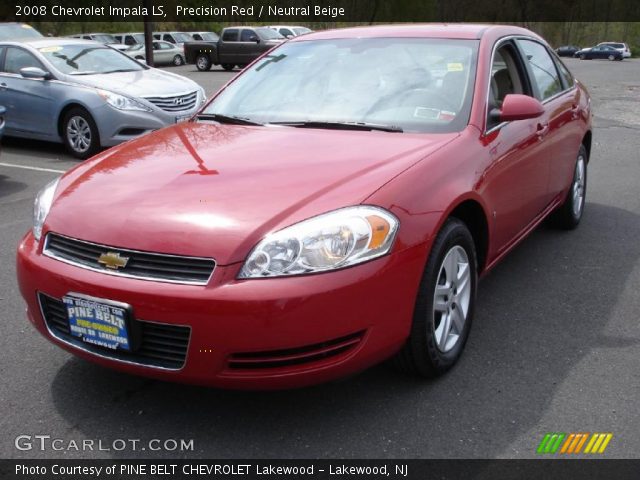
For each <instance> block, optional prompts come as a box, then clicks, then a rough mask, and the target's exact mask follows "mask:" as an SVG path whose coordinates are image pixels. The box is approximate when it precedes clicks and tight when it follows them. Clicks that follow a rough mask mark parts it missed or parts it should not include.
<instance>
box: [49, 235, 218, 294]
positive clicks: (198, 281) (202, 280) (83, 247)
mask: <svg viewBox="0 0 640 480" xmlns="http://www.w3.org/2000/svg"><path fill="white" fill-rule="evenodd" d="M52 240H53V242H54V243H55V242H56V241H58V240H61V241H63V242H68V243H69V244H75V246H77V249H78V250H79V251H80V252H81V253H80V254H78V255H74V252H71V253H69V252H68V251H67V252H65V251H64V250H63V249H62V248H60V247H59V246H58V247H55V246H54V245H52ZM97 249H99V250H100V252H104V253H106V252H118V253H121V254H124V255H125V256H129V257H130V263H131V264H132V265H134V267H135V266H136V264H137V263H139V260H137V259H136V257H146V260H145V261H147V263H150V264H151V265H152V267H151V268H148V270H151V271H158V269H160V274H158V275H152V274H150V273H147V274H144V273H140V272H139V271H138V272H132V271H127V270H126V267H125V269H124V270H111V269H108V268H104V267H102V266H101V265H100V264H99V263H98V256H99V255H98V256H95V255H92V254H91V253H88V252H90V251H91V250H97ZM85 252H87V253H85ZM42 253H43V255H45V256H47V257H50V258H53V259H55V260H58V261H60V262H63V263H67V264H69V265H73V266H75V267H80V268H84V269H86V270H91V271H94V272H98V273H104V274H107V275H113V276H117V277H125V278H133V279H136V280H146V281H153V282H163V283H175V284H183V285H200V286H204V285H207V284H208V283H209V281H210V280H211V276H212V275H213V272H214V271H215V267H216V261H215V260H214V259H213V258H206V257H190V256H183V255H172V254H166V253H155V252H146V251H141V250H132V249H127V248H120V247H112V246H109V245H101V244H97V243H93V242H88V241H86V240H78V239H75V238H71V237H67V236H65V235H60V234H59V233H53V232H49V233H47V236H46V238H45V242H44V246H43V248H42ZM148 259H152V260H151V261H149V260H148ZM154 261H155V262H157V263H155V264H153V263H151V262H154ZM181 261H182V262H184V264H183V265H181V263H180V262H181ZM188 262H197V263H199V264H200V265H199V266H198V267H197V268H199V269H200V270H201V271H200V272H199V275H198V277H199V278H195V275H192V276H189V275H188V269H189V265H188ZM158 264H161V265H162V264H170V265H171V264H172V265H175V267H172V269H173V271H174V272H175V271H177V270H182V273H184V278H180V277H178V276H176V275H174V276H173V277H170V276H168V275H167V276H162V275H161V273H162V269H161V268H159V267H157V265H158ZM127 266H129V264H127ZM137 268H141V269H144V267H139V266H138V267H137ZM205 268H206V271H205ZM167 269H168V270H170V269H169V268H167Z"/></svg>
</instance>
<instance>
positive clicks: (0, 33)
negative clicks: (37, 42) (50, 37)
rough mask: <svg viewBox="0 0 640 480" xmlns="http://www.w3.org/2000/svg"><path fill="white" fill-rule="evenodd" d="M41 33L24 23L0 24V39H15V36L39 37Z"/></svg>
mask: <svg viewBox="0 0 640 480" xmlns="http://www.w3.org/2000/svg"><path fill="white" fill-rule="evenodd" d="M42 36H43V35H42V34H41V33H40V32H39V31H37V30H36V29H35V28H33V27H32V26H30V25H27V24H26V23H7V24H4V25H0V40H15V39H16V38H40V37H42Z"/></svg>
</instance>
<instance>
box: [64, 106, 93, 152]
mask: <svg viewBox="0 0 640 480" xmlns="http://www.w3.org/2000/svg"><path fill="white" fill-rule="evenodd" d="M67 139H68V141H69V145H70V146H71V148H72V149H73V150H74V151H76V152H78V153H84V152H86V151H87V150H89V147H90V146H91V127H90V126H89V123H88V122H87V121H86V120H85V119H84V118H83V117H81V116H79V115H76V116H73V117H71V118H70V119H69V122H68V123H67Z"/></svg>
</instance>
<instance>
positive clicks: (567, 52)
mask: <svg viewBox="0 0 640 480" xmlns="http://www.w3.org/2000/svg"><path fill="white" fill-rule="evenodd" d="M578 50H580V48H578V47H576V46H575V45H564V46H562V47H558V48H556V53H557V54H558V56H559V57H573V56H574V55H575V53H576V52H577V51H578Z"/></svg>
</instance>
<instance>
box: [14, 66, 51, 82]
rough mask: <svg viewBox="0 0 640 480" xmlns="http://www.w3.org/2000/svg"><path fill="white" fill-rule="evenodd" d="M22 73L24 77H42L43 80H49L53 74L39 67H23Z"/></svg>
mask: <svg viewBox="0 0 640 480" xmlns="http://www.w3.org/2000/svg"><path fill="white" fill-rule="evenodd" d="M20 75H22V76H23V77H24V78H36V79H38V78H41V79H43V80H48V79H50V78H51V74H50V73H49V72H45V71H44V70H43V69H41V68H38V67H24V68H21V69H20Z"/></svg>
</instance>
